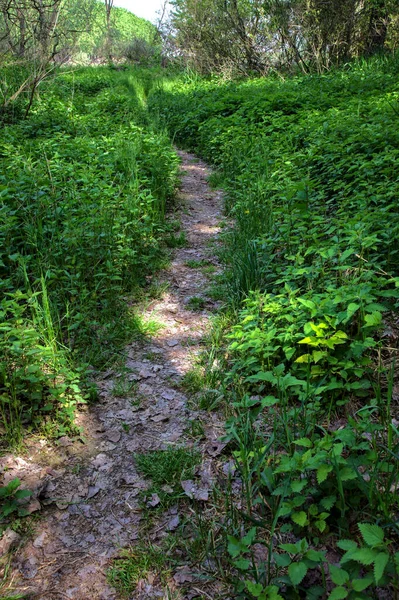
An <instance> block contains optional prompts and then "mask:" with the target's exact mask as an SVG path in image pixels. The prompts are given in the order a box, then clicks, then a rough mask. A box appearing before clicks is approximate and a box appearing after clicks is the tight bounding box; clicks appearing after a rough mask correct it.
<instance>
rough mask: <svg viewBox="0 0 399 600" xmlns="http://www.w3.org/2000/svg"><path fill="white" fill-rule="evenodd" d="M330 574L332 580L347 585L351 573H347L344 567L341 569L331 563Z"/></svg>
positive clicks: (337, 583)
mask: <svg viewBox="0 0 399 600" xmlns="http://www.w3.org/2000/svg"><path fill="white" fill-rule="evenodd" d="M329 568H330V575H331V579H332V582H333V583H335V585H345V583H348V581H349V573H347V572H346V571H345V570H344V569H340V568H339V567H336V566H335V565H330V567H329Z"/></svg>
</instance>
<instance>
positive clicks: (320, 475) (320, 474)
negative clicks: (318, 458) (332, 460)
mask: <svg viewBox="0 0 399 600" xmlns="http://www.w3.org/2000/svg"><path fill="white" fill-rule="evenodd" d="M332 470H333V467H332V465H326V464H324V465H320V467H319V468H318V469H317V482H318V483H323V481H325V480H326V479H327V476H328V474H329V473H331V471H332Z"/></svg>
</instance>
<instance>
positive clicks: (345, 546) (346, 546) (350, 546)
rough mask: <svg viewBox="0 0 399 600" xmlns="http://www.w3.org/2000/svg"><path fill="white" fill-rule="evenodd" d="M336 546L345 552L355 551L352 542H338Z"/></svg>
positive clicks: (354, 544)
mask: <svg viewBox="0 0 399 600" xmlns="http://www.w3.org/2000/svg"><path fill="white" fill-rule="evenodd" d="M337 546H338V548H341V550H345V551H348V550H355V549H356V548H357V544H356V542H354V541H353V540H338V542H337Z"/></svg>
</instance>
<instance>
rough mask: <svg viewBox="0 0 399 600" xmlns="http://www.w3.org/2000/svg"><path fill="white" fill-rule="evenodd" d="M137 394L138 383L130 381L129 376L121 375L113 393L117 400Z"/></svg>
mask: <svg viewBox="0 0 399 600" xmlns="http://www.w3.org/2000/svg"><path fill="white" fill-rule="evenodd" d="M136 392H137V382H136V381H134V380H130V379H129V376H128V374H126V373H123V374H121V375H120V376H119V377H118V378H117V379H116V380H114V385H113V387H112V390H111V393H112V395H113V396H115V398H125V397H128V396H131V395H134V394H135V393H136Z"/></svg>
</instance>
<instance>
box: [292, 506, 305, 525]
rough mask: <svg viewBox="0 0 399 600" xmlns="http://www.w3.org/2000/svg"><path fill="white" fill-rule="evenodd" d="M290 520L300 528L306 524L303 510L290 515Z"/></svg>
mask: <svg viewBox="0 0 399 600" xmlns="http://www.w3.org/2000/svg"><path fill="white" fill-rule="evenodd" d="M291 519H292V520H293V521H294V523H296V524H297V525H300V526H301V527H304V526H305V525H306V524H307V522H308V517H307V514H306V513H305V511H303V510H301V511H300V512H294V513H292V515H291Z"/></svg>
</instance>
